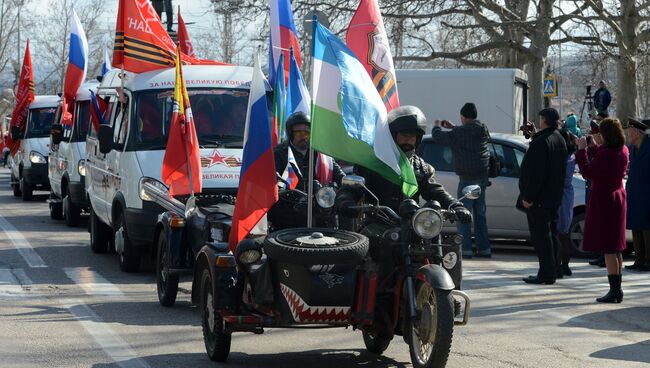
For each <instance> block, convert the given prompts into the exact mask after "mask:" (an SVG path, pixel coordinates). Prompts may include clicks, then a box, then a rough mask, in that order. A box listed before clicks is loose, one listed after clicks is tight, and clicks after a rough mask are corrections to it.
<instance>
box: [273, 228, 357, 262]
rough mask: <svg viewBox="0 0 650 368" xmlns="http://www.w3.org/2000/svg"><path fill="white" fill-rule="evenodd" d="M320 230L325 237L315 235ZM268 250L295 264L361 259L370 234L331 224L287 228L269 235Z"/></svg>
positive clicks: (275, 257) (319, 232)
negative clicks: (330, 227)
mask: <svg viewBox="0 0 650 368" xmlns="http://www.w3.org/2000/svg"><path fill="white" fill-rule="evenodd" d="M317 233H318V234H319V235H318V236H320V237H321V238H313V235H314V234H317ZM322 239H327V241H323V242H321V241H320V240H322ZM264 252H265V253H266V255H267V256H268V257H269V258H272V259H281V260H283V261H286V262H291V263H295V264H337V263H358V262H359V261H361V260H362V259H363V257H365V256H366V253H368V238H367V237H366V236H364V235H361V234H358V233H353V232H351V231H345V230H336V229H327V228H311V229H308V228H292V229H284V230H279V231H276V232H274V233H271V234H269V235H268V236H267V237H266V239H265V240H264Z"/></svg>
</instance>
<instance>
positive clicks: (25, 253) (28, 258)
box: [0, 216, 47, 268]
mask: <svg viewBox="0 0 650 368" xmlns="http://www.w3.org/2000/svg"><path fill="white" fill-rule="evenodd" d="M0 229H2V231H4V233H5V234H7V237H8V238H9V240H11V243H12V244H13V245H14V248H16V250H18V253H20V255H21V256H22V257H23V258H24V259H25V262H27V264H28V265H29V267H31V268H44V267H47V265H46V264H45V262H44V261H43V259H42V258H41V256H39V255H38V253H36V251H35V250H34V248H32V245H31V244H29V242H28V241H27V239H26V238H25V237H24V236H23V234H21V233H20V231H18V229H16V228H15V227H14V225H12V224H11V223H10V222H9V221H7V220H6V219H5V218H4V217H2V216H0Z"/></svg>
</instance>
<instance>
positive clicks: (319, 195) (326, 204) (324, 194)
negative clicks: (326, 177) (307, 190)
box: [316, 187, 336, 208]
mask: <svg viewBox="0 0 650 368" xmlns="http://www.w3.org/2000/svg"><path fill="white" fill-rule="evenodd" d="M335 200H336V190H334V188H332V187H322V188H320V189H319V190H318V192H316V203H318V205H319V206H321V208H332V206H334V201H335Z"/></svg>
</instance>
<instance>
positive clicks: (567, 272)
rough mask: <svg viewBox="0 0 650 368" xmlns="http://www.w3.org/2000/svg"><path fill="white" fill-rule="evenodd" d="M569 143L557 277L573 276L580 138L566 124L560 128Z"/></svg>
mask: <svg viewBox="0 0 650 368" xmlns="http://www.w3.org/2000/svg"><path fill="white" fill-rule="evenodd" d="M560 134H562V137H563V138H564V140H565V142H566V145H567V162H566V176H565V177H564V191H563V194H562V203H561V204H560V210H559V211H558V220H557V233H558V234H557V236H558V239H559V241H560V254H559V255H558V257H557V261H558V265H557V266H558V268H557V278H558V279H561V278H563V277H564V276H571V274H572V272H571V268H569V260H570V259H571V250H572V248H573V247H572V245H571V221H572V220H573V173H574V172H575V168H576V157H575V151H576V150H577V140H578V138H577V137H576V136H575V135H573V133H572V132H571V130H570V129H569V128H568V127H567V126H565V127H564V128H563V129H561V130H560Z"/></svg>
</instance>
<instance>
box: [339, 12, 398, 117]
mask: <svg viewBox="0 0 650 368" xmlns="http://www.w3.org/2000/svg"><path fill="white" fill-rule="evenodd" d="M345 41H346V43H347V44H348V47H349V48H350V50H352V51H353V52H354V54H355V55H356V56H357V58H358V59H359V61H361V64H363V65H364V66H365V67H366V71H368V74H369V75H370V78H372V82H373V83H374V84H375V87H376V88H377V91H379V95H380V96H381V98H382V99H383V101H384V104H385V105H386V109H387V110H388V111H390V110H392V109H394V108H396V107H397V106H399V97H398V95H397V84H396V82H397V78H396V77H395V65H394V64H393V56H392V55H391V53H390V47H389V45H388V37H387V36H386V30H385V29H384V21H383V19H382V18H381V12H380V10H379V4H378V3H377V0H361V2H360V3H359V7H358V8H357V11H356V12H355V13H354V16H352V20H351V21H350V25H348V31H347V34H346V37H345Z"/></svg>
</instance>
